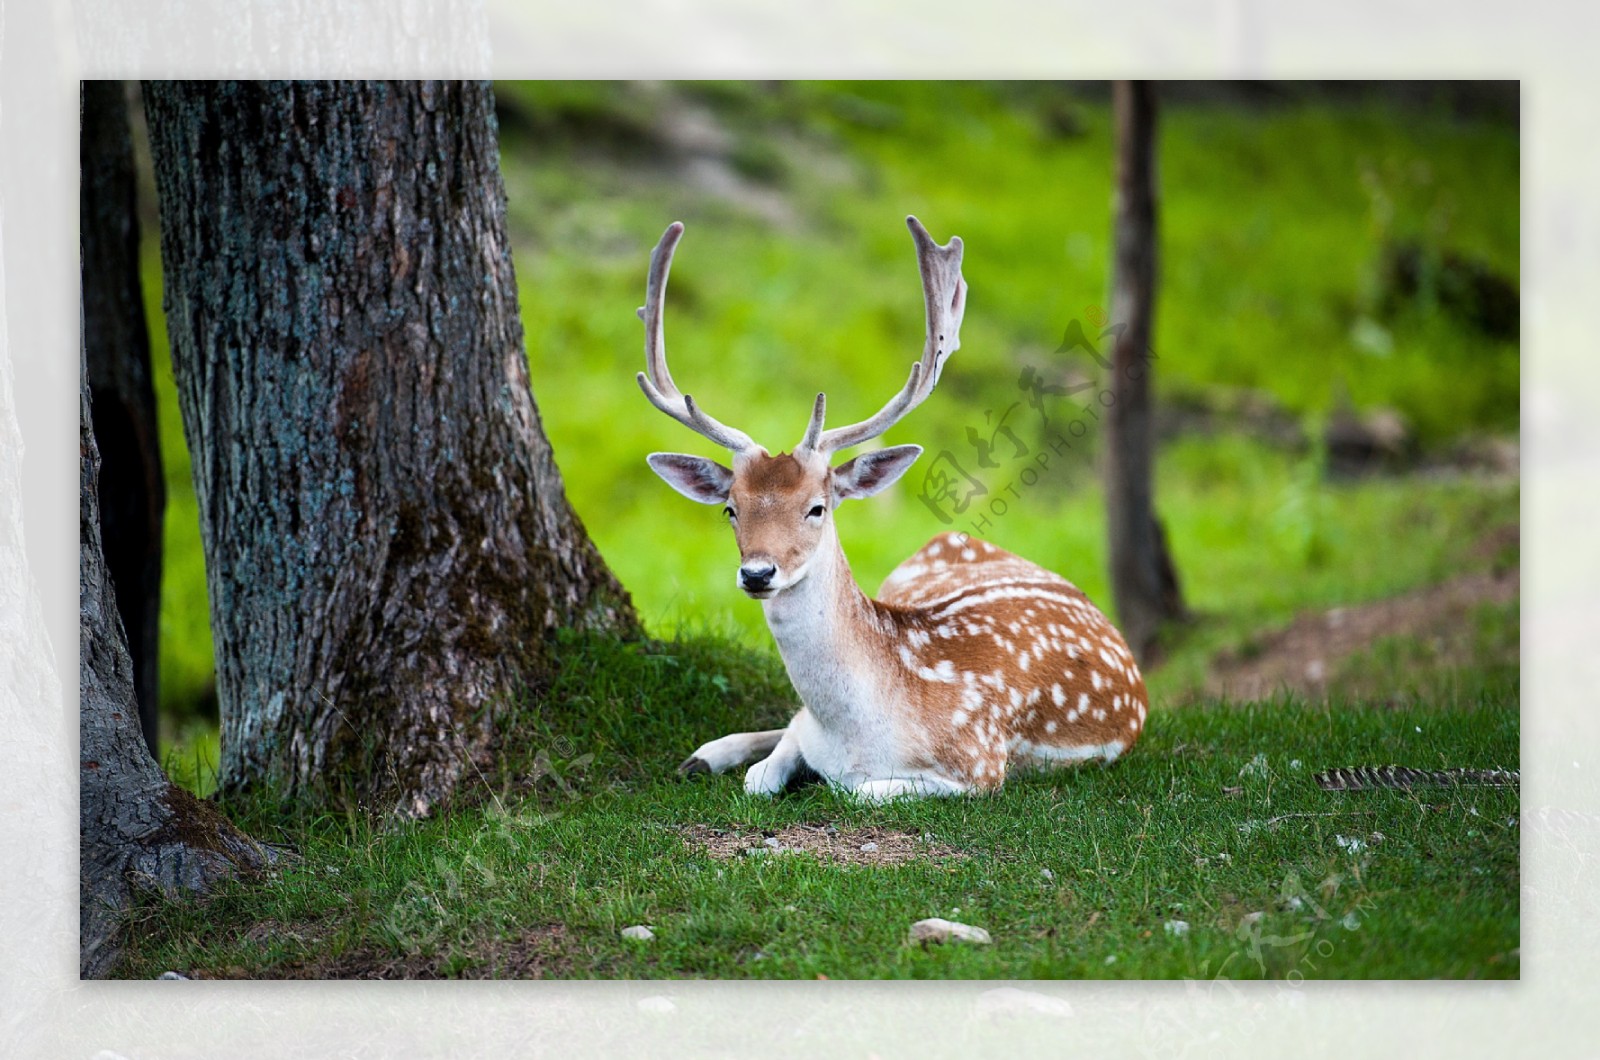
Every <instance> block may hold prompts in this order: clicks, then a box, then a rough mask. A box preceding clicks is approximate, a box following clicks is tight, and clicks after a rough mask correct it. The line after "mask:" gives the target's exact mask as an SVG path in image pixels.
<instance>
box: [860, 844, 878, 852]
mask: <svg viewBox="0 0 1600 1060" xmlns="http://www.w3.org/2000/svg"><path fill="white" fill-rule="evenodd" d="M861 852H862V853H863V854H876V853H877V852H878V844H876V843H862V844H861Z"/></svg>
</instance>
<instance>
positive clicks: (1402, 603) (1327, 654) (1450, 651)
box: [1204, 526, 1521, 701]
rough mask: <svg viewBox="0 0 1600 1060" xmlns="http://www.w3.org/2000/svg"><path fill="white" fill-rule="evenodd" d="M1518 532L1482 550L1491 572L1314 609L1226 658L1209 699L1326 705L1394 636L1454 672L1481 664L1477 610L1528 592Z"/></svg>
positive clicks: (1491, 538)
mask: <svg viewBox="0 0 1600 1060" xmlns="http://www.w3.org/2000/svg"><path fill="white" fill-rule="evenodd" d="M1517 543H1518V528H1517V527H1516V526H1507V527H1502V528H1500V529H1499V530H1496V531H1494V532H1492V533H1490V534H1489V535H1487V536H1486V537H1485V538H1484V540H1483V541H1482V542H1481V543H1480V544H1479V546H1478V548H1477V549H1476V550H1475V552H1476V553H1477V554H1478V555H1479V556H1480V558H1482V559H1484V560H1486V561H1488V563H1489V564H1490V569H1488V570H1484V571H1477V572H1473V573H1469V574H1463V575H1460V576H1458V577H1455V578H1452V579H1450V580H1449V581H1446V582H1442V583H1440V584H1438V585H1433V586H1429V587H1428V588H1425V589H1420V590H1418V591H1416V592H1412V593H1407V594H1405V595H1403V596H1396V597H1393V598H1391V599H1388V600H1378V601H1375V602H1373V603H1369V604H1360V605H1356V606H1352V607H1336V608H1332V609H1331V610H1327V611H1308V612H1305V613H1303V614H1301V615H1299V616H1298V617H1297V618H1296V619H1295V620H1294V621H1293V622H1291V623H1290V624H1289V625H1288V626H1285V627H1283V628H1282V629H1278V630H1274V631H1272V632H1268V633H1264V634H1262V635H1261V636H1259V637H1257V638H1256V639H1255V640H1254V641H1252V642H1251V643H1250V644H1249V645H1247V646H1246V647H1245V648H1244V649H1241V650H1236V651H1231V652H1225V653H1222V654H1221V655H1219V656H1218V657H1217V659H1216V661H1215V662H1214V663H1213V664H1212V668H1211V673H1210V675H1209V676H1208V678H1207V680H1206V685H1205V689H1204V695H1205V696H1207V697H1221V696H1226V697H1227V698H1229V699H1231V700H1235V701H1240V700H1254V699H1266V698H1268V697H1270V696H1272V695H1273V694H1275V693H1278V692H1285V691H1286V692H1291V693H1295V694H1298V695H1300V696H1303V697H1305V698H1309V699H1321V698H1323V697H1324V696H1326V695H1327V694H1328V692H1329V690H1330V685H1331V684H1333V683H1334V682H1336V681H1337V680H1338V679H1339V677H1340V676H1341V673H1342V672H1343V671H1344V670H1345V666H1344V663H1345V662H1346V661H1347V660H1349V659H1350V658H1351V657H1352V656H1354V655H1356V654H1358V653H1360V652H1363V651H1366V650H1368V649H1370V648H1372V647H1373V646H1374V645H1375V644H1376V643H1377V642H1379V641H1381V640H1383V639H1385V638H1388V637H1413V638H1417V639H1418V640H1419V641H1422V642H1423V643H1425V644H1427V645H1428V646H1429V648H1430V649H1431V652H1430V658H1431V662H1432V666H1433V668H1435V669H1439V670H1448V669H1451V668H1454V667H1458V666H1463V665H1466V664H1467V663H1469V662H1473V661H1481V660H1477V659H1476V655H1475V653H1476V652H1477V650H1478V645H1477V643H1476V641H1475V639H1474V628H1475V627H1474V623H1473V621H1472V615H1473V612H1474V611H1476V610H1477V609H1478V608H1480V607H1482V606H1484V605H1486V604H1499V605H1504V604H1509V603H1513V602H1515V601H1516V600H1517V599H1518V596H1519V594H1520V591H1521V571H1520V567H1519V566H1518V565H1517V564H1516V563H1515V562H1509V563H1507V562H1500V561H1498V557H1502V556H1504V555H1506V554H1507V553H1508V552H1509V553H1512V554H1514V552H1515V549H1516V546H1517Z"/></svg>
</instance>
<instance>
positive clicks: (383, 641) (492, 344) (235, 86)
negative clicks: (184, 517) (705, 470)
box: [145, 82, 637, 814]
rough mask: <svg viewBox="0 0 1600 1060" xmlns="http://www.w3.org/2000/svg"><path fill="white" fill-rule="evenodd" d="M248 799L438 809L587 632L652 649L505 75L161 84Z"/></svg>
mask: <svg viewBox="0 0 1600 1060" xmlns="http://www.w3.org/2000/svg"><path fill="white" fill-rule="evenodd" d="M145 100H146V112H147V116H148V119H149V125H150V134H151V145H152V151H153V154H154V158H155V168H156V181H157V187H158V190H159V193H160V202H161V221H162V259H163V263H164V267H165V271H166V299H167V301H166V313H167V321H168V329H169V333H170V334H171V337H172V348H173V361H174V367H175V369H176V372H177V376H178V388H179V397H180V401H181V404H182V408H183V418H184V431H185V434H186V437H187V438H188V442H189V448H190V451H191V454H192V457H193V463H194V474H195V488H196V492H197V493H198V496H199V501H200V515H201V531H202V538H203V541H204V544H205V549H206V571H207V580H208V582H209V584H210V588H211V608H212V631H213V634H214V637H215V641H216V647H217V691H218V696H219V699H220V701H221V710H222V721H223V761H222V774H223V776H222V781H223V785H224V787H225V788H226V789H229V790H237V789H240V788H243V787H245V786H248V785H253V784H256V783H259V782H266V783H268V784H270V785H271V786H272V787H273V788H274V789H275V790H277V791H278V792H280V793H281V794H283V795H285V796H293V797H300V798H321V797H324V796H326V795H330V794H339V795H341V796H343V795H351V796H355V797H356V798H358V799H361V800H367V799H373V800H377V799H382V800H383V803H384V804H385V808H386V807H387V806H398V807H399V808H400V809H401V810H403V811H404V812H406V813H412V814H425V813H427V812H428V810H429V808H430V807H431V806H432V805H434V804H435V803H436V802H438V801H439V800H441V799H443V798H445V797H447V796H448V795H449V794H450V792H451V791H452V790H453V789H454V787H455V785H456V783H457V781H458V779H459V778H460V777H461V776H462V775H464V774H467V775H470V774H471V772H472V770H473V769H474V768H475V759H476V758H477V757H478V756H480V755H481V754H482V752H483V750H484V749H485V748H486V747H487V746H488V745H489V743H490V741H491V739H492V737H493V733H494V718H495V710H496V707H497V706H498V705H500V704H502V703H503V702H504V701H506V700H507V699H509V698H510V697H513V696H515V695H517V694H518V692H519V690H520V689H521V688H523V687H524V686H525V685H526V683H528V682H529V681H536V680H537V679H538V678H539V677H540V676H541V675H542V674H543V673H545V672H547V668H548V667H549V665H550V663H551V660H550V656H549V649H548V647H547V645H546V638H547V635H548V634H549V633H550V632H551V631H552V630H553V629H555V628H557V627H561V626H582V627H589V628H598V629H609V630H618V631H622V632H629V633H631V632H636V631H637V624H636V619H635V618H634V615H633V610H632V606H631V604H630V603H629V601H628V598H627V595H626V593H625V592H624V591H623V590H622V588H621V586H620V585H619V584H618V583H617V581H616V579H615V578H614V577H613V576H612V574H611V572H610V571H609V569H608V568H607V567H606V566H605V564H604V562H603V561H602V560H601V558H600V556H599V554H598V552H597V551H596V550H595V548H594V546H593V544H592V543H591V542H590V540H589V538H588V536H587V534H586V533H585V532H584V529H583V526H582V524H581V523H580V522H579V520H578V518H577V516H576V515H575V514H574V513H573V511H572V508H571V506H570V505H569V504H568V502H567V499H566V494H565V491H564V489H563V486H562V482H561V476H560V474H559V472H558V471H557V470H556V465H555V461H554V458H553V457H552V454H551V451H550V445H549V443H548V441H547V440H546V439H545V436H544V432H543V429H542V428H541V426H540V423H539V413H538V409H537V408H536V407H535V405H534V401H533V395H532V393H531V392H530V390H529V385H528V370H527V362H526V358H525V354H524V350H523V339H522V327H521V322H520V320H519V318H518V311H517V288H516V282H515V277H514V275H513V273H512V266H511V254H510V246H509V243H508V240H507V236H506V223H505V192H504V188H503V186H502V183H501V179H500V172H499V157H498V145H497V138H496V129H495V125H494V119H493V114H494V107H493V98H492V94H491V91H490V88H489V86H488V85H487V84H483V83H471V84H460V83H432V82H429V83H404V84H381V83H379V84H374V83H365V84H351V83H340V84H320V83H319V84H312V83H253V82H252V83H201V84H195V83H152V84H150V85H148V86H147V87H146V91H145Z"/></svg>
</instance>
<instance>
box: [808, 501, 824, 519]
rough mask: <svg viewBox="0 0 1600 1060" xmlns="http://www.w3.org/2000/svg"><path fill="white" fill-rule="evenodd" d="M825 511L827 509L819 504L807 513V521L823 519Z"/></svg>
mask: <svg viewBox="0 0 1600 1060" xmlns="http://www.w3.org/2000/svg"><path fill="white" fill-rule="evenodd" d="M824 510H825V509H824V508H823V507H822V505H820V504H818V505H816V506H815V507H813V508H812V509H811V510H810V511H809V512H807V513H806V518H807V519H821V518H822V513H823V511H824Z"/></svg>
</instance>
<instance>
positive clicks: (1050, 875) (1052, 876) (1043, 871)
mask: <svg viewBox="0 0 1600 1060" xmlns="http://www.w3.org/2000/svg"><path fill="white" fill-rule="evenodd" d="M1039 875H1041V876H1043V877H1044V878H1045V879H1047V880H1053V879H1055V878H1056V874H1055V873H1053V872H1051V871H1050V870H1049V869H1040V870H1039Z"/></svg>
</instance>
